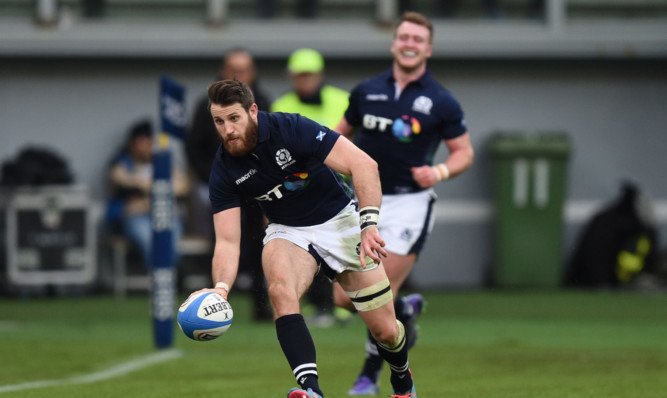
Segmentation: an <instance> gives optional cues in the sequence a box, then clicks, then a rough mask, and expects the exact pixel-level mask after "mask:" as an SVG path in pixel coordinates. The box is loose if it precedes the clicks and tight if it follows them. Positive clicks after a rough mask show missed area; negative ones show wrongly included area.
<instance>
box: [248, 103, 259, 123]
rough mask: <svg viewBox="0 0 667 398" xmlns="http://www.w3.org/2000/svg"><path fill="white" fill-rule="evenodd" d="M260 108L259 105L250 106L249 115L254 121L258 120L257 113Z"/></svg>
mask: <svg viewBox="0 0 667 398" xmlns="http://www.w3.org/2000/svg"><path fill="white" fill-rule="evenodd" d="M258 110H259V108H258V107H257V104H252V105H250V109H248V114H250V116H251V117H252V118H253V120H256V119H257V111H258Z"/></svg>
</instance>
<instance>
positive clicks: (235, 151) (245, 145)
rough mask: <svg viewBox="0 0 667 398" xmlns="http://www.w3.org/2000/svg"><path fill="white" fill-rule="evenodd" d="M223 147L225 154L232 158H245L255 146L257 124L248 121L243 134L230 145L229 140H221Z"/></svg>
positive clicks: (250, 120)
mask: <svg viewBox="0 0 667 398" xmlns="http://www.w3.org/2000/svg"><path fill="white" fill-rule="evenodd" d="M222 143H223V145H224V146H225V149H226V150H227V152H229V154H230V155H232V156H245V155H247V154H249V153H250V151H252V150H253V149H255V146H257V123H256V122H255V121H254V120H252V119H251V118H249V119H248V125H247V126H246V128H245V134H243V136H241V137H239V138H238V140H237V141H236V142H235V143H233V144H231V143H229V140H227V139H226V140H223V142H222Z"/></svg>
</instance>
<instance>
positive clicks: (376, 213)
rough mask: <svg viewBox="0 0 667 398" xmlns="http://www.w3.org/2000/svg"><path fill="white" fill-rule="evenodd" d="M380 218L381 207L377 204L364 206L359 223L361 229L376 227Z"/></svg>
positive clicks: (360, 211) (360, 212)
mask: <svg viewBox="0 0 667 398" xmlns="http://www.w3.org/2000/svg"><path fill="white" fill-rule="evenodd" d="M379 218H380V208H379V207H375V206H366V207H362V208H361V210H359V224H360V226H361V230H362V231H363V230H364V229H366V228H368V227H375V226H377V225H378V219H379Z"/></svg>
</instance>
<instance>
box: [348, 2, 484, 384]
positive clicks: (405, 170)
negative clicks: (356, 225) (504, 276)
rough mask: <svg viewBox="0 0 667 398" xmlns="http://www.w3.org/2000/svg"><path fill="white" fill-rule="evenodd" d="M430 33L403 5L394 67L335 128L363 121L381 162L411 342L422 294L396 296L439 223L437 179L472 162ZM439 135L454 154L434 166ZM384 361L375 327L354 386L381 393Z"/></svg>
mask: <svg viewBox="0 0 667 398" xmlns="http://www.w3.org/2000/svg"><path fill="white" fill-rule="evenodd" d="M432 40H433V26H432V24H431V23H430V22H429V20H428V19H427V18H426V17H424V16H423V15H421V14H418V13H415V12H406V13H404V14H403V16H402V17H401V19H400V20H399V21H398V23H397V24H396V26H395V29H394V39H393V42H392V45H391V52H392V54H393V56H394V62H393V65H392V67H391V68H390V69H389V70H387V71H385V72H384V73H382V74H380V75H379V76H376V77H373V78H370V79H367V80H364V81H363V82H362V83H360V84H359V85H358V86H356V87H355V88H354V89H353V90H352V92H351V94H350V106H349V107H348V109H347V111H346V112H345V116H344V117H343V119H342V120H341V121H340V123H339V124H338V126H337V127H336V129H335V130H336V131H337V132H339V133H341V134H343V135H345V136H346V137H348V138H352V136H353V133H354V132H355V129H357V128H358V131H357V132H356V137H354V140H355V143H356V145H357V146H358V147H359V148H361V149H362V150H363V151H364V152H366V153H367V154H369V155H370V156H371V157H372V158H373V159H375V161H376V162H377V163H378V166H379V170H380V180H381V183H382V194H383V196H382V208H383V211H382V216H381V217H380V220H379V225H378V226H379V228H380V231H381V233H382V237H383V238H384V239H385V241H386V249H387V252H388V253H389V254H388V256H387V258H386V259H384V260H383V264H384V266H385V271H386V273H387V275H388V276H389V280H390V283H391V288H392V289H393V290H394V296H395V297H397V299H396V301H395V302H394V307H395V309H396V317H397V318H398V319H399V320H401V321H402V322H403V324H405V325H406V327H407V337H408V347H411V346H412V345H414V342H415V341H416V338H417V330H416V327H415V322H416V318H417V317H418V316H419V314H420V313H421V310H422V306H423V298H422V296H421V295H419V294H413V295H410V296H407V297H398V290H399V289H400V288H401V285H402V284H403V282H404V281H405V279H406V278H407V277H408V274H409V273H410V270H411V269H412V267H413V265H414V263H415V261H416V260H417V256H418V254H419V252H420V251H421V250H422V248H423V245H424V242H425V240H426V238H427V236H428V235H429V233H430V232H431V230H432V228H433V212H432V210H433V204H434V202H435V199H436V195H435V193H434V191H433V187H434V186H435V185H436V184H437V183H438V182H440V181H443V180H446V179H448V178H452V177H454V176H457V175H458V174H460V173H462V172H463V171H465V170H466V169H468V168H469V167H470V166H471V165H472V162H473V149H472V146H471V144H470V137H469V135H468V132H467V128H466V125H465V121H464V118H463V111H462V110H461V107H460V105H459V103H458V102H457V101H456V99H454V97H453V96H452V95H451V94H450V93H449V92H448V91H447V90H445V89H444V88H443V87H442V86H441V85H440V84H438V82H436V81H435V80H434V78H433V77H432V75H431V72H430V71H429V69H428V68H427V66H426V62H427V59H428V58H429V57H430V56H431V53H432ZM441 141H444V143H445V146H446V147H447V149H448V150H449V156H448V157H447V160H446V161H445V162H444V163H441V164H437V165H435V166H434V165H432V163H433V156H434V155H435V153H436V150H437V148H438V146H439V144H440V142H441ZM356 185H357V184H355V186H356ZM335 296H336V304H338V305H340V306H344V307H346V308H348V309H352V305H351V303H350V301H349V299H348V297H347V296H346V295H345V294H344V292H342V291H340V289H337V291H336V294H335ZM381 367H382V359H381V357H380V356H379V353H378V351H377V350H376V345H375V342H374V341H373V337H372V334H369V341H368V342H367V344H366V360H365V362H364V366H363V368H362V371H361V373H360V375H359V378H358V379H357V381H356V382H355V384H354V386H353V388H352V389H351V390H350V391H349V394H350V395H373V394H377V393H378V386H377V381H378V377H379V372H380V369H381Z"/></svg>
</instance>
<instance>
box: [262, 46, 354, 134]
mask: <svg viewBox="0 0 667 398" xmlns="http://www.w3.org/2000/svg"><path fill="white" fill-rule="evenodd" d="M287 71H288V72H289V76H290V79H291V81H292V91H290V92H288V93H286V94H284V95H282V96H281V97H279V98H278V99H277V100H275V101H274V102H273V104H271V112H287V113H299V114H301V115H302V116H305V117H307V118H309V119H312V120H314V121H316V122H318V123H319V124H322V125H324V126H327V127H329V128H334V127H335V126H336V124H337V123H338V122H339V121H340V119H341V118H342V117H343V113H345V110H346V109H347V106H348V104H349V102H348V98H349V94H348V92H347V91H345V90H342V89H340V88H337V87H334V86H331V85H328V84H324V58H323V57H322V54H320V53H319V52H317V51H315V50H312V49H309V48H302V49H299V50H296V51H294V52H293V53H292V54H291V55H290V57H289V59H288V61H287Z"/></svg>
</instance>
